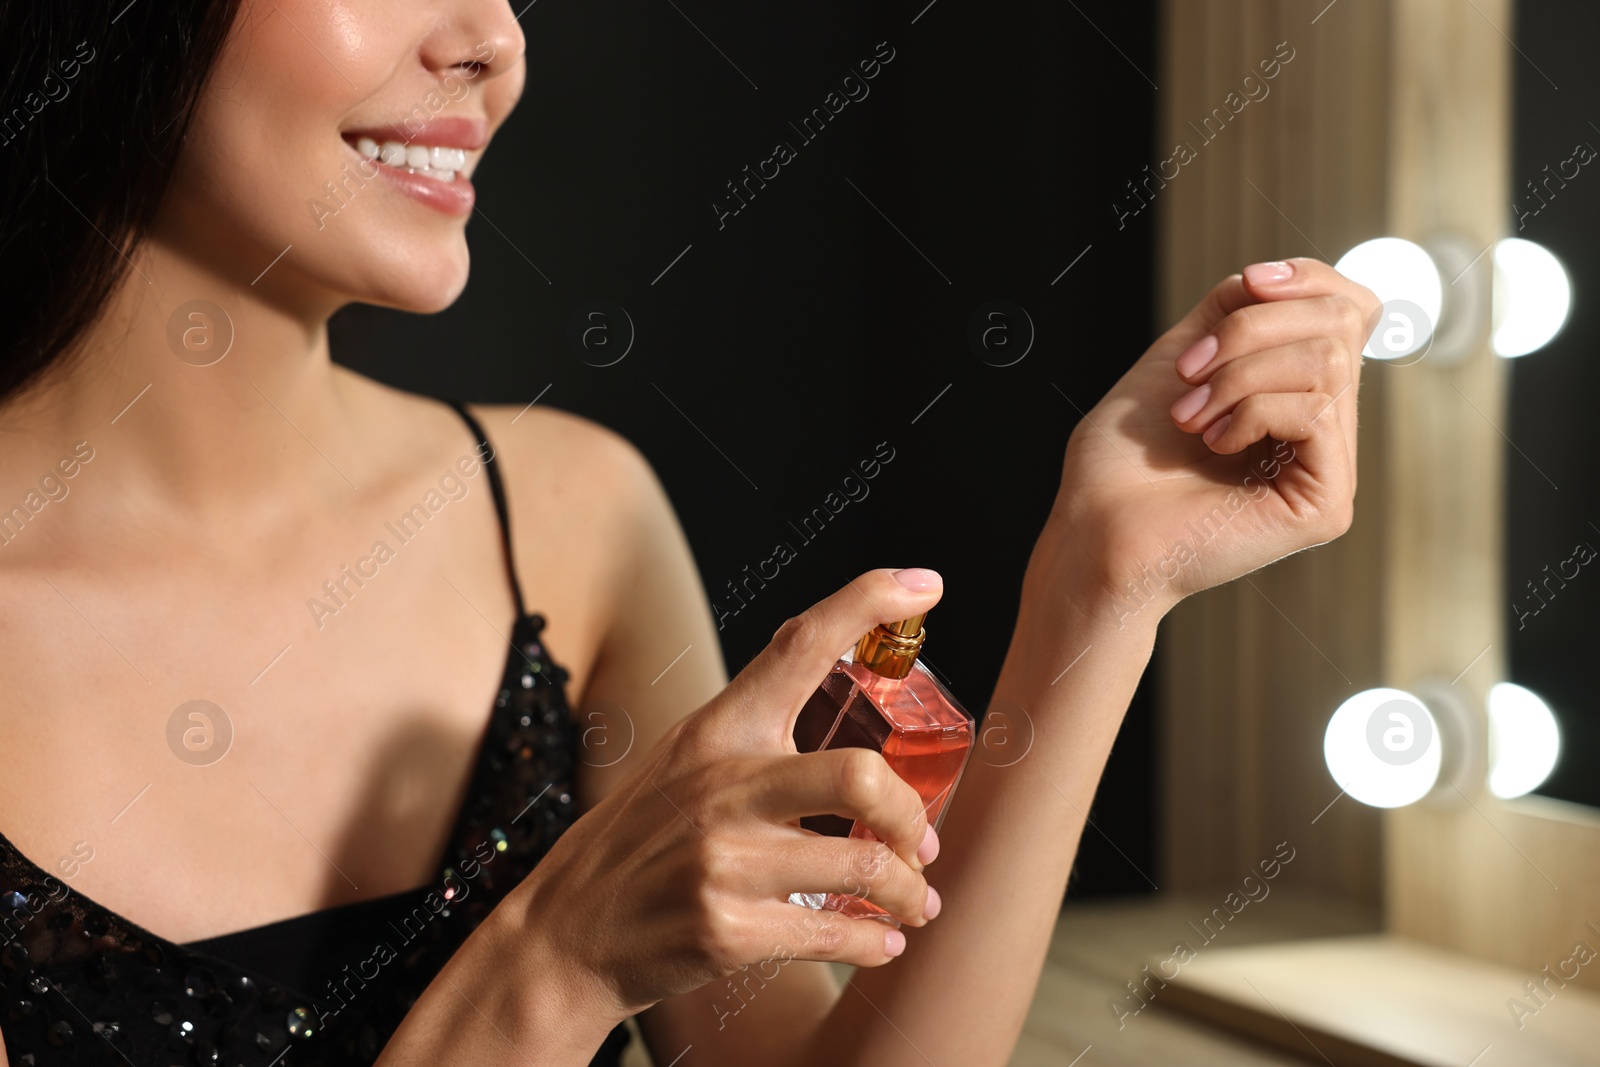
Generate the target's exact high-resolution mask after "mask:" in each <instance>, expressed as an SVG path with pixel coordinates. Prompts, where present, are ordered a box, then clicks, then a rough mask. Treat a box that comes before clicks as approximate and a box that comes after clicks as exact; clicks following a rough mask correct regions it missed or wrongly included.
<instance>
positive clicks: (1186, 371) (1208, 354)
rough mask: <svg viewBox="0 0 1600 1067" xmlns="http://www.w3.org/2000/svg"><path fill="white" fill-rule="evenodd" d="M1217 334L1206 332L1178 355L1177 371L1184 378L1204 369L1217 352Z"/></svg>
mask: <svg viewBox="0 0 1600 1067" xmlns="http://www.w3.org/2000/svg"><path fill="white" fill-rule="evenodd" d="M1217 343H1218V342H1217V335H1216V334H1214V333H1208V334H1206V335H1205V336H1204V337H1202V338H1200V340H1198V341H1196V342H1195V343H1194V344H1192V345H1190V346H1189V347H1188V348H1185V349H1184V350H1183V354H1182V355H1181V356H1179V357H1178V362H1177V367H1178V373H1179V374H1181V375H1183V376H1184V377H1185V378H1192V377H1194V376H1195V375H1196V374H1199V373H1200V372H1201V371H1202V370H1204V369H1205V366H1206V364H1207V363H1210V362H1211V361H1212V359H1214V358H1215V357H1216V354H1217Z"/></svg>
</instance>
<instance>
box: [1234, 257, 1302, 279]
mask: <svg viewBox="0 0 1600 1067" xmlns="http://www.w3.org/2000/svg"><path fill="white" fill-rule="evenodd" d="M1244 276H1245V280H1246V281H1248V282H1249V283H1250V284H1251V285H1276V284H1277V283H1278V282H1286V281H1288V280H1289V279H1290V278H1292V277H1294V267H1293V265H1291V264H1288V263H1285V262H1283V261H1282V260H1276V259H1275V260H1273V261H1272V262H1271V263H1252V264H1250V265H1249V266H1248V267H1246V268H1245V269H1244Z"/></svg>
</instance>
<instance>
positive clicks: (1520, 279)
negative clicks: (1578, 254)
mask: <svg viewBox="0 0 1600 1067" xmlns="http://www.w3.org/2000/svg"><path fill="white" fill-rule="evenodd" d="M1493 287H1494V295H1493V309H1494V310H1493V312H1492V318H1493V327H1492V333H1491V340H1490V344H1491V345H1492V346H1493V348H1494V351H1495V354H1496V355H1500V356H1525V355H1527V354H1528V353H1529V352H1533V351H1537V350H1538V349H1540V348H1543V347H1544V346H1545V345H1547V344H1549V343H1550V340H1551V339H1552V338H1553V337H1555V335H1556V334H1558V333H1560V332H1561V327H1562V326H1564V325H1565V324H1566V321H1567V312H1568V311H1570V310H1571V309H1572V280H1571V279H1570V278H1568V277H1567V270H1566V268H1565V267H1563V266H1562V265H1561V261H1560V260H1559V259H1557V258H1556V257H1555V254H1554V253H1552V252H1551V251H1550V250H1549V249H1548V248H1546V247H1544V246H1543V245H1540V244H1535V243H1534V242H1532V241H1525V240H1523V239H1522V238H1520V237H1507V238H1505V239H1504V240H1502V241H1500V242H1499V243H1498V244H1496V245H1495V246H1494V282H1493Z"/></svg>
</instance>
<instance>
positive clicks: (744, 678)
mask: <svg viewBox="0 0 1600 1067" xmlns="http://www.w3.org/2000/svg"><path fill="white" fill-rule="evenodd" d="M943 591H944V580H943V579H942V578H940V577H939V574H938V572H937V571H931V570H928V569H927V568H925V567H908V568H905V569H902V570H891V569H889V568H887V567H885V568H882V569H880V570H874V571H868V572H867V573H865V574H863V575H861V576H860V577H859V578H856V579H855V580H854V581H852V582H851V583H850V584H849V585H847V586H845V587H844V588H843V589H840V590H839V591H838V592H837V593H834V594H833V595H832V596H830V597H828V598H827V599H826V600H823V601H821V602H819V603H817V604H815V605H813V606H812V607H810V608H808V609H806V610H805V611H803V612H801V613H800V614H799V615H796V616H794V617H793V618H791V619H789V620H788V621H787V622H785V623H784V624H783V625H782V626H780V627H779V628H778V632H777V633H775V634H773V635H772V641H771V642H770V643H769V644H768V645H767V647H766V648H764V649H762V650H761V652H760V653H759V654H758V655H757V656H756V658H755V659H753V660H751V661H750V663H749V664H748V665H747V666H746V667H745V668H744V670H742V671H740V672H739V675H738V677H736V678H734V680H733V681H732V682H731V683H729V685H728V689H727V691H726V692H727V696H728V697H729V698H730V699H729V700H728V701H727V703H726V704H725V705H724V706H725V707H727V708H729V709H730V711H733V713H734V714H736V715H737V716H738V723H739V725H738V727H737V729H738V731H739V732H740V733H741V734H743V735H744V737H743V739H744V740H746V741H748V742H759V741H762V740H768V741H770V740H774V739H785V738H787V737H788V736H789V734H790V732H791V731H792V730H793V729H794V721H795V717H796V716H798V715H799V713H800V709H801V707H803V706H804V704H805V702H806V700H808V699H809V698H810V696H811V694H812V693H813V692H814V691H815V690H816V688H817V686H818V684H820V683H821V681H822V679H823V678H824V677H825V676H826V675H827V673H828V669H829V668H830V667H832V666H833V664H834V663H835V661H837V660H838V659H839V657H840V656H842V655H843V654H844V653H845V651H846V650H847V649H849V648H850V647H851V646H853V645H854V644H855V643H856V642H857V641H859V640H861V636H862V635H863V634H865V633H866V632H867V631H869V630H871V629H872V628H873V627H874V626H876V625H878V624H879V623H886V622H897V621H899V620H900V619H908V618H911V617H912V616H913V615H920V614H922V613H923V612H925V611H927V610H928V609H929V608H931V607H933V606H934V605H935V604H937V603H938V602H939V596H940V594H941V593H942V592H943ZM727 725H728V724H719V726H722V727H724V728H726V726H727Z"/></svg>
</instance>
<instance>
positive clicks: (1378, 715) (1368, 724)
mask: <svg viewBox="0 0 1600 1067" xmlns="http://www.w3.org/2000/svg"><path fill="white" fill-rule="evenodd" d="M1441 753H1442V747H1441V745H1440V741H1439V726H1438V723H1437V722H1436V721H1435V720H1434V717H1433V714H1432V713H1431V712H1429V710H1428V708H1427V706H1426V705H1425V704H1423V703H1422V701H1421V700H1418V699H1417V698H1416V697H1414V696H1412V695H1411V694H1410V693H1407V692H1405V691H1404V690H1402V689H1388V688H1380V689H1368V690H1365V691H1363V692H1360V693H1357V694H1356V695H1355V696H1353V697H1351V698H1350V699H1349V700H1346V701H1345V702H1344V703H1343V704H1340V705H1339V707H1338V710H1336V711H1335V712H1334V713H1333V718H1331V719H1329V720H1328V729H1327V732H1326V733H1325V734H1324V735H1323V738H1322V757H1323V759H1324V760H1325V761H1326V762H1327V764H1328V773H1330V774H1331V775H1333V780H1334V781H1335V782H1337V783H1338V785H1339V788H1340V789H1342V790H1344V791H1345V792H1346V793H1347V794H1349V795H1350V796H1351V797H1354V798H1355V799H1356V800H1359V801H1361V803H1363V804H1370V805H1371V806H1372V807H1375V808H1399V807H1404V806H1405V805H1407V804H1412V803H1415V802H1416V801H1418V800H1421V799H1422V798H1423V797H1425V796H1427V795H1428V793H1429V792H1430V791H1431V790H1432V789H1433V787H1434V784H1435V783H1436V782H1437V781H1438V780H1439V767H1440V764H1441V762H1442V761H1441Z"/></svg>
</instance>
